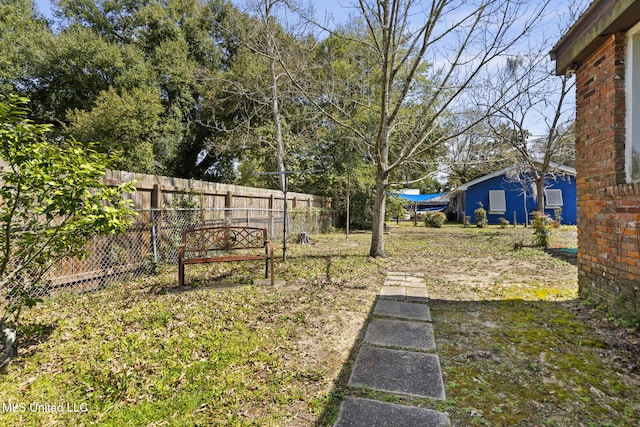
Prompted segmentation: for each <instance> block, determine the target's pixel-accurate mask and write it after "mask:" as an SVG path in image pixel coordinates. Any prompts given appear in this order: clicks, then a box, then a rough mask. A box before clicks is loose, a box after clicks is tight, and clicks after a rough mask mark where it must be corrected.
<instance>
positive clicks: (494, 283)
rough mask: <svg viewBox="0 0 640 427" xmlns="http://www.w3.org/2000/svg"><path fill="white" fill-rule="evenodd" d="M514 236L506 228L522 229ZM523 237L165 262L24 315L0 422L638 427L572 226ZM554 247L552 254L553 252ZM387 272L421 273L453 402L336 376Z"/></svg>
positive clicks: (633, 391) (352, 244)
mask: <svg viewBox="0 0 640 427" xmlns="http://www.w3.org/2000/svg"><path fill="white" fill-rule="evenodd" d="M516 234H517V235H516ZM525 234H526V236H527V238H528V237H529V231H528V230H525V231H523V230H520V229H518V230H514V229H512V228H506V229H500V228H498V227H495V228H494V227H489V228H486V229H477V228H463V227H462V226H461V225H445V226H444V227H443V228H440V229H435V228H433V229H432V228H424V227H413V226H402V227H399V228H397V229H395V230H394V231H393V232H392V234H389V235H387V236H385V237H386V241H387V250H388V257H387V258H384V259H378V260H372V259H371V258H369V257H368V256H367V255H366V254H367V253H368V245H369V242H370V235H369V234H368V233H354V234H352V235H351V236H350V237H349V239H345V236H344V235H343V234H330V235H322V236H312V241H313V242H314V245H312V246H306V245H305V246H300V245H293V244H292V245H291V246H290V247H289V252H288V259H287V262H286V263H283V262H282V261H278V262H277V263H276V276H277V278H278V279H282V280H285V281H286V284H285V285H283V286H277V287H275V288H271V287H264V286H256V285H252V284H251V283H252V281H253V279H255V278H260V276H261V274H263V268H264V266H263V265H262V264H261V263H250V262H246V263H227V264H217V265H208V266H198V267H195V266H189V268H188V269H187V282H188V284H189V286H186V287H185V288H184V289H182V290H178V289H176V271H175V267H172V266H167V267H165V268H164V269H163V271H162V273H161V274H160V275H158V276H154V277H149V278H146V279H144V280H138V281H135V282H130V283H123V284H118V285H117V286H114V287H112V288H109V289H105V290H102V291H99V292H94V293H90V294H84V295H75V294H67V295H59V296H57V297H55V298H51V299H49V300H47V301H46V302H45V303H44V304H42V305H40V306H38V307H37V308H35V309H33V310H30V311H28V312H26V315H25V317H24V327H23V328H22V329H21V332H22V333H23V335H25V336H26V335H27V333H28V334H29V338H28V339H27V338H25V340H23V343H22V346H21V348H20V354H19V357H18V358H17V359H16V360H15V361H14V362H13V363H12V364H11V365H10V366H9V368H8V369H7V371H6V372H4V373H0V377H1V379H0V381H2V385H3V386H2V387H1V388H0V404H1V403H5V404H6V405H5V408H7V407H8V406H7V405H8V404H9V403H15V404H21V403H22V404H29V403H31V402H41V403H51V404H56V403H60V404H63V403H64V404H74V403H75V404H85V405H86V406H83V407H82V408H86V412H84V411H82V412H68V411H64V412H62V413H59V412H42V411H40V412H38V411H36V412H31V411H29V410H28V409H27V410H26V411H24V412H20V411H16V412H12V411H7V410H5V411H3V412H2V413H0V425H34V426H36V425H46V424H51V425H55V424H59V425H176V426H177V425H180V426H182V425H269V426H272V425H276V426H279V425H287V426H311V425H327V426H328V425H332V423H333V421H334V420H335V416H336V414H337V410H338V406H339V403H340V400H341V399H342V397H344V396H345V395H354V396H369V397H375V398H376V399H381V400H386V401H392V402H398V403H411V404H414V405H419V406H424V407H429V408H433V409H438V410H444V411H448V412H449V413H450V415H451V419H452V421H453V423H454V425H457V426H466V425H490V426H502V425H504V426H512V425H522V426H581V425H583V426H607V425H611V426H627V425H628V426H633V425H638V424H640V360H639V354H640V340H639V338H638V337H639V335H638V334H637V331H636V330H635V329H633V328H623V327H619V326H618V327H616V326H615V325H616V324H615V322H613V321H610V320H609V319H607V318H606V316H605V315H604V314H603V313H601V312H599V311H597V310H595V309H592V308H589V307H587V306H585V305H584V304H583V303H582V302H580V301H578V300H577V299H576V298H577V287H576V266H575V262H573V260H572V259H571V258H570V257H565V256H560V254H559V252H558V251H556V250H554V249H558V248H559V247H575V245H576V241H575V240H576V237H575V236H576V230H575V227H566V228H565V227H563V228H562V229H560V230H557V231H556V232H555V233H554V236H553V237H554V240H552V248H551V249H550V250H548V251H544V250H542V249H537V248H531V247H525V248H523V249H522V250H519V251H514V250H513V243H514V240H521V239H522V236H524V235H525ZM554 246H555V247H554ZM386 271H409V272H411V271H413V272H421V273H424V274H425V278H426V282H427V288H428V292H429V295H430V297H431V302H430V307H431V311H432V316H433V323H434V330H435V334H436V343H437V349H436V351H437V353H438V354H439V356H440V361H441V365H442V369H443V375H444V380H445V391H446V394H447V400H446V401H444V402H437V401H432V400H428V399H412V398H405V397H399V396H394V395H390V394H385V393H381V392H375V391H363V390H358V389H351V388H349V387H348V386H347V380H348V376H349V374H350V369H351V366H352V363H353V361H354V358H355V355H356V354H357V350H358V348H359V345H360V342H361V339H362V336H363V327H364V326H365V325H366V321H367V319H368V317H369V316H370V312H371V309H372V307H373V304H374V303H375V299H376V293H377V291H378V290H379V289H380V286H381V285H382V282H383V280H384V275H385V272H386Z"/></svg>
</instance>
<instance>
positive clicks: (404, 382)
mask: <svg viewBox="0 0 640 427" xmlns="http://www.w3.org/2000/svg"><path fill="white" fill-rule="evenodd" d="M427 302H428V298H427V289H426V286H425V284H424V278H423V276H422V275H419V274H415V273H387V277H386V279H385V282H384V285H383V286H382V288H381V289H380V295H379V298H378V300H377V302H376V306H375V307H374V309H373V319H372V320H371V322H370V323H369V325H368V326H367V331H366V334H365V337H364V343H363V345H362V347H361V348H360V351H359V352H358V356H357V357H356V362H355V365H354V367H353V370H352V372H351V377H350V378H349V386H350V387H354V388H363V389H373V390H381V391H385V392H388V393H393V394H396V395H398V396H415V397H424V398H430V399H436V400H445V392H444V382H443V380H442V371H441V369H440V358H439V357H438V355H437V354H434V351H435V348H436V343H435V339H434V336H433V325H432V324H431V323H430V322H431V312H430V310H429V306H428V305H427ZM450 425H451V421H450V419H449V414H447V413H445V412H438V411H433V410H430V409H425V408H418V407H414V406H407V405H398V404H393V403H388V402H381V401H377V400H371V399H363V398H345V399H344V401H343V402H342V404H341V405H340V413H339V415H338V420H337V421H336V422H335V424H334V427H347V426H349V427H357V426H363V427H364V426H367V427H375V426H403V427H412V426H421V427H441V426H442V427H444V426H450Z"/></svg>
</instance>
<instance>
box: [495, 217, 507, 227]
mask: <svg viewBox="0 0 640 427" xmlns="http://www.w3.org/2000/svg"><path fill="white" fill-rule="evenodd" d="M498 223H499V224H500V228H505V227H506V226H507V225H509V224H510V222H509V220H508V219H506V218H503V217H500V218H499V219H498Z"/></svg>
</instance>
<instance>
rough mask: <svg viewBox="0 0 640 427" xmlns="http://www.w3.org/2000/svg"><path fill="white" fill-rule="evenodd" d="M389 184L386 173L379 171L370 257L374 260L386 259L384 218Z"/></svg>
mask: <svg viewBox="0 0 640 427" xmlns="http://www.w3.org/2000/svg"><path fill="white" fill-rule="evenodd" d="M388 187H389V182H388V179H387V175H386V173H384V172H383V171H378V175H377V176H376V200H375V204H374V206H373V228H372V230H371V231H372V233H371V249H370V250H369V255H370V256H371V257H373V258H378V257H386V256H387V254H386V253H385V251H384V217H385V213H386V210H385V207H386V201H387V189H388Z"/></svg>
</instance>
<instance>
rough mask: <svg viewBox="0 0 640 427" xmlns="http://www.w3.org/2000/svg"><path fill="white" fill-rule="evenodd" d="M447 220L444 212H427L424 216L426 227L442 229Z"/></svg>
mask: <svg viewBox="0 0 640 427" xmlns="http://www.w3.org/2000/svg"><path fill="white" fill-rule="evenodd" d="M446 220H447V216H446V215H445V214H444V212H439V211H438V212H426V213H425V214H424V225H425V226H426V227H434V228H440V227H442V224H444V222H445V221H446Z"/></svg>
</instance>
